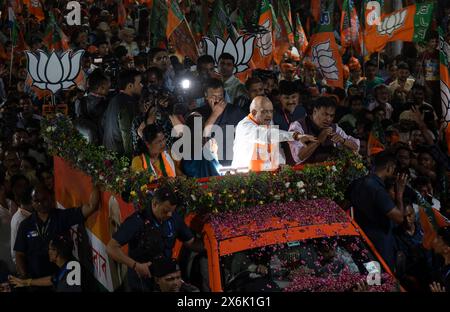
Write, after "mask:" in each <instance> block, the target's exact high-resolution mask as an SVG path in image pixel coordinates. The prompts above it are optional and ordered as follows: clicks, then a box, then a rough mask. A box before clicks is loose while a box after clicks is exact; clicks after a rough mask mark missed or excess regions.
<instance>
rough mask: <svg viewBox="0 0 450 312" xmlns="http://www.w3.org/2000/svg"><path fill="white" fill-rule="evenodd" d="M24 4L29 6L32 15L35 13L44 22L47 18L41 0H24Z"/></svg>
mask: <svg viewBox="0 0 450 312" xmlns="http://www.w3.org/2000/svg"><path fill="white" fill-rule="evenodd" d="M23 4H25V5H26V6H27V8H28V12H30V14H31V15H34V16H35V17H36V18H37V20H38V21H39V22H42V21H43V20H44V19H45V14H44V10H43V9H42V3H41V1H40V0H23Z"/></svg>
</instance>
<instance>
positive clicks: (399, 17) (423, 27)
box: [364, 2, 434, 53]
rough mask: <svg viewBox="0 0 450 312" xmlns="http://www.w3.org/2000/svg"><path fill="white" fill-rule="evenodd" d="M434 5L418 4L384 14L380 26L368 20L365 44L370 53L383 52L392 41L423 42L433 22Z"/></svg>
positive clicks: (430, 3) (429, 3)
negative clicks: (371, 23)
mask: <svg viewBox="0 0 450 312" xmlns="http://www.w3.org/2000/svg"><path fill="white" fill-rule="evenodd" d="M433 7H434V4H433V3H432V2H428V3H417V4H414V5H410V6H407V7H405V8H403V9H401V10H398V11H395V12H392V13H389V14H384V15H382V17H381V20H380V23H379V25H376V24H374V25H369V24H368V22H367V19H366V22H365V23H366V24H365V36H364V44H365V47H366V49H367V51H368V52H369V53H373V52H379V51H381V50H383V48H384V47H385V45H386V44H387V43H388V42H390V41H395V40H402V41H410V42H411V41H413V42H423V41H424V40H425V35H426V33H427V30H428V28H429V26H430V25H431V21H432V13H433Z"/></svg>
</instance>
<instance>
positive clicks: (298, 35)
mask: <svg viewBox="0 0 450 312" xmlns="http://www.w3.org/2000/svg"><path fill="white" fill-rule="evenodd" d="M295 24H296V25H295V46H296V47H297V50H298V51H299V52H300V53H301V55H300V57H302V58H303V56H304V55H305V53H306V51H307V49H308V38H306V34H305V31H304V30H303V26H302V22H301V20H300V15H299V14H298V13H297V15H296V19H295Z"/></svg>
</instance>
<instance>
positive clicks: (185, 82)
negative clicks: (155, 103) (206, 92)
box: [181, 79, 191, 89]
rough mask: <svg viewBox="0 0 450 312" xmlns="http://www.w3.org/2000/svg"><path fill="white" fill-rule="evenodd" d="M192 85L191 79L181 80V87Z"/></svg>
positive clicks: (187, 87)
mask: <svg viewBox="0 0 450 312" xmlns="http://www.w3.org/2000/svg"><path fill="white" fill-rule="evenodd" d="M190 87H191V81H190V80H189V79H183V80H182V81H181V88H183V89H189V88H190Z"/></svg>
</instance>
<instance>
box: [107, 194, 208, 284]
mask: <svg viewBox="0 0 450 312" xmlns="http://www.w3.org/2000/svg"><path fill="white" fill-rule="evenodd" d="M177 205H178V199H177V197H176V196H175V195H174V194H173V193H172V192H171V191H170V190H169V189H167V188H160V189H157V190H156V191H155V194H154V197H153V199H152V204H151V207H146V208H144V209H143V210H142V211H136V212H135V213H133V214H132V215H131V216H129V217H128V218H127V219H126V220H125V221H124V222H123V223H122V224H121V226H120V227H119V229H118V231H117V232H116V233H115V234H114V235H113V237H112V239H111V240H110V241H109V243H108V245H107V249H106V250H107V252H108V254H109V256H110V257H111V258H113V259H114V260H115V261H117V262H119V263H122V264H125V265H126V266H127V267H128V285H129V288H130V290H131V291H150V290H152V289H153V285H152V281H151V279H150V277H151V274H150V266H151V264H152V262H153V261H154V259H156V258H159V257H166V258H171V257H172V249H173V247H174V245H175V241H176V239H177V238H178V239H180V240H181V241H182V242H183V243H184V244H185V245H186V246H187V247H189V248H192V249H195V250H197V251H201V250H202V249H203V247H202V246H199V245H198V244H196V243H194V241H195V239H194V235H193V234H192V232H191V231H190V229H189V228H188V227H187V225H186V224H185V223H184V221H183V219H182V217H181V216H180V215H178V213H176V208H177ZM127 244H128V255H126V254H125V253H124V252H123V251H122V249H121V247H122V246H124V245H127Z"/></svg>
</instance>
